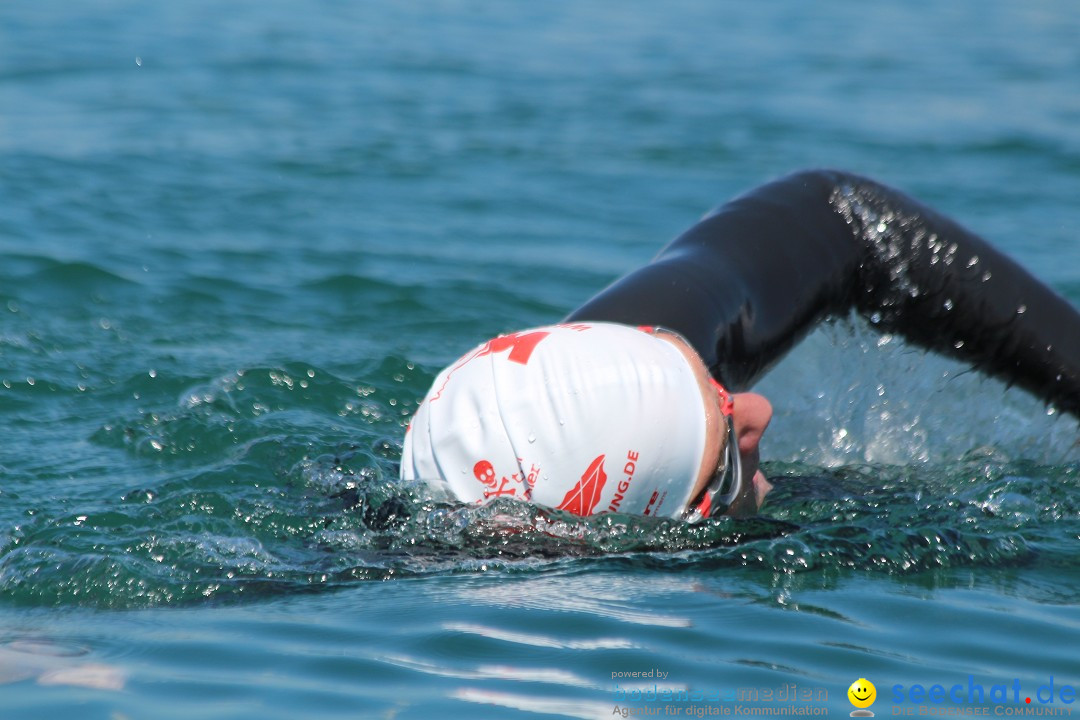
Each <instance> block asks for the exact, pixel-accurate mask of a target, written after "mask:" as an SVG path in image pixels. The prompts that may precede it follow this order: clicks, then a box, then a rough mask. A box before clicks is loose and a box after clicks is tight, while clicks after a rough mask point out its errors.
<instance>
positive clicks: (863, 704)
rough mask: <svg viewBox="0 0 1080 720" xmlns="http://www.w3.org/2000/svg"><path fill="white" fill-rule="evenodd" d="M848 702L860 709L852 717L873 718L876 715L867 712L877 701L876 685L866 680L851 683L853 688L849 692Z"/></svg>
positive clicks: (861, 679) (860, 679)
mask: <svg viewBox="0 0 1080 720" xmlns="http://www.w3.org/2000/svg"><path fill="white" fill-rule="evenodd" d="M847 696H848V700H850V701H851V704H852V705H854V706H855V707H857V708H859V710H856V711H854V712H852V713H851V714H852V716H856V715H857V716H860V717H873V716H874V713H872V712H870V711H869V710H866V709H865V708H868V707H870V706H871V705H873V704H874V701H875V700H877V688H876V687H874V683H872V682H870V681H869V680H867V679H866V678H859V679H858V680H856V681H855V682H853V683H851V687H849V688H848V691H847Z"/></svg>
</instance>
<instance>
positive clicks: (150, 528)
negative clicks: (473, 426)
mask: <svg viewBox="0 0 1080 720" xmlns="http://www.w3.org/2000/svg"><path fill="white" fill-rule="evenodd" d="M1077 37H1080V11H1078V9H1077V7H1076V5H1075V3H1073V2H1071V1H1069V0H1047V1H1046V2H1039V3H1029V4H1022V3H1015V2H1006V1H1005V0H981V1H980V2H975V1H974V0H960V1H959V2H955V3H950V4H947V5H942V4H940V3H931V2H928V1H927V0H914V1H912V2H907V3H889V4H880V3H863V4H856V3H841V2H820V3H802V2H795V1H794V0H781V1H780V2H775V3H761V4H756V5H755V4H746V3H733V2H715V3H713V2H689V1H688V0H675V1H674V2H668V3H662V4H660V3H651V4H650V3H622V2H614V1H612V0H600V1H598V2H592V3H573V4H572V3H541V4H531V5H528V4H525V3H501V4H492V3H476V2H455V1H449V0H448V1H445V2H432V3H426V4H409V3H389V2H372V3H335V2H329V0H323V1H312V2H308V3H304V4H299V3H288V2H281V1H279V0H268V1H264V2H259V3H255V2H246V1H244V2H234V3H228V4H225V5H223V4H221V3H210V2H205V0H192V1H191V2H186V3H177V4H160V3H150V4H148V3H138V2H134V1H133V0H132V1H130V2H121V1H116V2H111V1H104V2H97V3H84V2H74V3H30V2H8V3H3V4H0V383H2V384H0V429H2V432H3V437H4V441H3V443H0V683H2V684H0V712H2V714H3V716H4V717H12V718H22V717H26V718H29V717H34V718H51V717H79V718H105V719H108V720H126V719H128V718H131V719H135V718H192V717H198V718H298V717H303V718H316V719H318V718H332V717H350V718H355V717H374V718H432V717H469V718H517V717H520V718H532V717H570V718H605V717H613V716H616V715H618V716H623V712H624V711H626V715H629V713H630V712H636V713H640V714H643V715H660V716H668V717H672V716H681V717H706V716H710V717H711V716H723V715H727V716H729V717H742V716H750V710H751V709H756V710H757V711H758V712H760V713H764V715H758V716H764V717H781V716H786V715H790V714H793V713H802V714H805V715H816V716H823V715H829V716H832V717H846V716H847V715H848V713H849V712H850V711H852V709H853V707H852V704H851V703H850V702H849V700H848V697H847V689H848V686H849V685H851V684H852V683H853V682H854V681H856V680H857V679H859V678H866V679H868V680H870V681H871V682H873V683H874V684H875V685H876V686H877V693H878V696H877V702H876V704H875V705H874V706H873V708H872V710H873V711H875V712H876V713H877V715H878V716H879V717H880V716H883V715H889V716H892V715H896V714H903V713H907V712H909V711H910V712H911V713H914V714H916V715H918V714H919V712H920V707H921V708H926V709H928V711H933V712H943V711H945V710H947V709H952V710H954V711H955V710H960V711H972V710H978V711H986V712H988V713H989V714H990V715H995V714H996V715H998V716H1001V715H1003V714H1004V713H1006V712H1008V713H1011V712H1014V711H1017V710H1021V711H1026V710H1035V711H1039V712H1042V713H1045V712H1046V711H1051V710H1052V711H1056V712H1063V711H1065V710H1070V709H1072V710H1080V705H1077V704H1075V703H1069V702H1067V700H1068V697H1069V696H1068V691H1067V688H1068V687H1072V688H1077V686H1080V653H1078V651H1077V648H1078V647H1080V610H1078V609H1077V601H1078V599H1080V561H1078V560H1077V557H1078V556H1080V554H1078V553H1077V549H1078V545H1080V448H1078V447H1077V438H1078V433H1077V424H1076V422H1075V421H1074V420H1072V419H1069V418H1062V417H1060V416H1059V415H1058V414H1057V413H1055V412H1053V410H1052V409H1051V410H1049V411H1048V409H1047V408H1045V407H1043V406H1042V405H1041V404H1040V403H1038V402H1036V401H1035V400H1033V399H1031V398H1030V397H1028V396H1026V395H1024V394H1023V393H1021V392H1018V391H1015V390H1006V389H1005V388H1004V386H1002V385H1001V384H1000V383H997V382H992V381H987V380H983V379H981V378H979V377H978V376H976V375H975V374H973V373H970V372H966V370H967V369H966V368H964V367H963V366H960V365H957V364H955V363H952V362H949V361H945V360H942V359H939V358H936V357H928V356H926V355H924V354H923V353H921V352H919V351H915V350H912V349H911V348H908V347H905V346H904V345H903V343H902V342H901V341H899V340H898V339H896V338H889V337H886V338H879V337H878V336H876V335H874V334H873V333H871V332H870V331H869V330H868V329H867V328H866V327H864V326H863V325H861V324H860V323H859V322H857V321H847V320H845V321H840V322H837V323H834V324H831V325H829V326H828V327H826V328H823V329H822V330H821V331H819V332H817V333H815V334H814V335H813V336H811V338H810V339H809V340H808V341H807V342H806V343H805V344H804V345H803V346H801V347H800V348H799V349H798V350H796V351H795V352H794V353H793V354H792V355H791V356H789V358H788V359H787V360H785V361H784V363H783V364H782V365H781V366H780V367H778V368H777V369H776V370H775V371H774V373H773V374H772V375H770V376H769V377H768V378H766V380H765V381H764V382H763V383H762V385H761V387H760V388H759V390H760V391H762V392H764V393H765V394H767V395H768V396H769V397H770V398H772V399H773V402H774V405H775V407H776V409H777V418H776V420H775V422H774V426H773V428H772V430H771V431H770V434H769V436H767V438H766V442H765V444H764V446H763V453H764V456H765V457H766V460H767V462H766V463H765V466H764V468H765V470H766V472H767V474H768V475H769V476H770V477H771V478H773V479H774V482H775V483H776V485H777V491H776V493H775V495H773V496H770V499H769V501H768V502H767V504H766V505H765V507H764V508H763V513H762V516H761V517H759V518H754V519H750V520H744V521H731V520H723V521H718V522H714V523H709V524H706V525H702V526H697V527H690V526H686V525H682V524H679V523H657V522H649V521H645V520H640V519H639V520H634V519H632V518H626V517H618V516H605V517H600V518H593V519H590V520H579V521H572V520H569V519H567V520H563V521H557V522H553V523H550V524H546V525H545V524H544V523H542V522H540V521H539V520H538V518H537V516H536V513H535V512H534V511H532V510H530V509H528V508H521V507H515V506H513V505H505V506H489V507H486V508H482V509H468V508H460V507H448V506H440V505H438V504H436V503H434V502H432V501H431V500H430V499H429V498H426V497H425V496H424V494H423V492H422V490H420V489H417V488H408V487H405V488H403V487H400V486H399V485H398V483H397V479H396V478H397V462H398V459H399V456H400V449H401V438H402V434H403V430H404V425H405V422H406V421H407V418H408V416H409V415H410V413H411V412H412V410H413V409H414V407H415V404H416V402H417V400H418V399H419V398H420V397H421V396H422V395H423V393H424V391H425V390H426V388H427V386H428V384H429V383H430V382H431V380H432V378H433V377H434V375H435V373H436V372H437V371H438V370H439V369H440V368H441V367H442V366H443V365H444V364H445V363H447V362H449V361H450V360H452V359H454V358H456V357H457V356H458V355H459V354H460V353H462V352H463V351H465V350H466V349H468V348H470V347H471V346H473V345H474V344H475V343H476V342H478V341H480V340H482V339H484V338H486V337H489V336H491V335H493V334H495V333H498V332H502V331H508V330H513V329H518V328H521V327H527V326H531V325H537V324H544V323H547V322H551V321H553V320H556V319H558V318H560V317H562V316H563V315H564V314H565V313H566V312H568V311H569V310H570V309H572V308H573V307H575V305H577V304H578V303H580V302H582V301H583V300H585V299H586V298H588V297H589V296H590V295H592V294H593V293H594V292H596V291H597V290H599V289H600V288H602V287H604V286H605V285H606V284H607V283H608V282H610V281H611V280H613V279H614V278H616V277H618V276H619V275H621V274H622V273H624V272H626V271H628V270H629V269H632V268H634V267H636V266H637V265H639V264H641V263H643V262H645V261H647V260H648V259H649V258H650V257H651V256H652V255H653V254H654V253H655V252H656V250H657V249H658V248H659V247H660V246H661V244H662V243H664V242H666V241H667V240H668V239H670V238H671V237H673V236H675V235H676V234H678V233H679V232H681V231H682V230H683V229H685V228H686V227H688V226H689V225H690V224H692V223H693V222H694V221H695V220H696V219H697V218H698V217H700V215H701V214H702V213H704V212H705V211H706V210H708V209H709V208H710V207H712V206H714V205H716V204H718V203H720V202H722V201H723V200H725V199H727V198H729V197H731V196H732V195H734V194H736V193H738V192H740V191H743V190H745V189H748V188H750V187H753V186H754V185H757V184H759V183H761V182H764V181H766V180H768V179H771V178H774V177H776V176H778V175H781V174H784V173H787V172H789V171H792V170H796V169H800V168H805V167H815V166H833V167H840V168H844V169H849V170H853V171H856V172H861V173H865V174H868V175H871V176H873V177H875V178H878V179H880V180H882V181H885V182H887V183H890V184H892V185H895V186H897V187H900V188H902V189H904V190H905V191H907V192H909V193H911V194H913V195H915V196H916V197H919V198H921V199H922V200H924V201H926V202H928V203H929V204H931V205H934V206H936V207H938V208H940V209H941V210H943V211H945V212H947V213H949V214H951V215H953V216H955V217H956V218H958V219H959V220H960V221H961V222H963V223H964V224H966V225H967V226H969V227H971V228H972V229H974V230H976V231H977V232H979V233H981V234H983V235H984V236H986V237H987V238H989V239H991V240H992V241H993V242H995V243H997V244H998V245H1000V246H1001V247H1003V248H1004V249H1005V250H1006V251H1007V252H1009V253H1010V254H1012V255H1013V256H1014V257H1016V258H1017V259H1019V260H1020V261H1021V262H1022V263H1023V264H1025V265H1027V266H1028V267H1030V268H1031V269H1032V270H1033V271H1035V272H1036V274H1038V275H1039V276H1040V277H1042V278H1044V279H1046V280H1047V281H1048V282H1049V283H1050V284H1052V285H1053V286H1054V287H1055V288H1056V289H1057V290H1058V291H1059V292H1061V293H1062V294H1063V295H1065V296H1066V297H1068V298H1069V299H1070V300H1072V301H1073V302H1074V303H1080V243H1078V242H1077V241H1076V233H1077V228H1078V227H1080V203H1078V202H1077V199H1078V198H1080V43H1077V41H1076V38H1077ZM508 522H509V523H516V524H518V525H519V529H520V532H517V533H514V534H512V535H507V534H506V533H504V532H500V531H499V530H498V528H499V527H504V526H505V525H506V524H507V523H508ZM634 673H637V674H638V675H637V676H634V675H633V674H634ZM1051 683H1052V684H1053V687H1052V688H1051V687H1050V686H1051ZM935 684H938V685H941V686H943V688H944V691H943V692H946V693H947V692H950V690H955V695H954V697H952V698H951V699H949V698H948V697H946V698H945V700H944V702H942V703H935V702H934V701H932V700H924V701H922V702H920V701H919V700H918V691H917V690H915V689H914V687H913V686H915V685H921V686H922V687H923V688H926V689H928V688H930V687H931V686H933V685H935ZM954 686H959V689H955V687H954ZM976 686H978V687H979V688H981V690H980V691H979V692H984V693H985V697H984V699H983V700H984V703H983V704H981V705H980V704H979V703H978V702H977V700H975V702H972V700H973V699H976V698H977V694H976V691H975V689H974V688H975V687H976ZM1014 686H1015V689H1016V692H1015V693H1014ZM1044 686H1045V687H1044ZM897 687H898V688H899V689H897ZM995 688H999V689H1000V690H995ZM650 693H652V694H651V695H650ZM898 693H899V696H898ZM992 693H993V697H991V695H992ZM1048 693H1049V694H1048ZM969 694H970V695H969ZM1028 697H1030V698H1031V699H1032V703H1031V704H1028V703H1026V702H1025V699H1026V698H1028ZM1048 697H1052V698H1053V702H1052V703H1044V702H1043V701H1044V699H1046V698H1048ZM999 700H1000V702H999Z"/></svg>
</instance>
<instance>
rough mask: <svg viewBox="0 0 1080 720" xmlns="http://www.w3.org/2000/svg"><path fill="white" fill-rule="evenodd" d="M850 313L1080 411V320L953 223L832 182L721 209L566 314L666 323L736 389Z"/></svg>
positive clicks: (758, 193)
mask: <svg viewBox="0 0 1080 720" xmlns="http://www.w3.org/2000/svg"><path fill="white" fill-rule="evenodd" d="M852 309H855V310H857V311H858V312H860V313H862V314H863V315H864V316H866V317H867V318H869V319H870V321H871V323H873V324H874V325H875V326H877V327H878V328H880V329H881V330H882V331H884V332H897V333H900V334H902V335H903V336H904V337H906V338H908V339H909V340H911V341H913V342H915V343H917V344H918V345H921V346H924V347H927V348H931V349H933V350H937V351H940V352H943V353H946V354H949V355H953V356H956V357H959V358H962V359H964V360H965V361H968V362H971V363H973V364H974V365H975V366H976V367H978V368H979V369H981V370H983V371H985V372H987V373H988V374H991V375H995V376H997V377H1000V378H1002V379H1004V380H1006V381H1008V382H1010V383H1015V384H1017V385H1019V386H1021V387H1024V388H1026V389H1028V390H1030V391H1031V392H1033V393H1035V394H1036V395H1037V396H1039V397H1040V398H1042V399H1044V400H1045V401H1047V402H1049V403H1053V404H1054V405H1055V406H1057V407H1058V408H1060V409H1062V410H1066V411H1068V412H1071V413H1073V414H1074V415H1078V416H1080V313H1077V311H1076V309H1075V308H1073V307H1072V306H1071V305H1070V304H1069V303H1068V302H1066V301H1065V300H1064V299H1062V298H1061V297H1060V296H1058V295H1057V294H1055V293H1054V292H1053V291H1052V290H1050V289H1049V288H1047V287H1046V286H1045V285H1043V284H1042V283H1041V282H1040V281H1039V280H1037V279H1036V278H1035V277H1034V276H1032V275H1031V274H1030V273H1029V272H1027V271H1026V270H1024V269H1023V268H1022V267H1020V266H1019V265H1018V264H1016V262H1014V261H1013V260H1011V259H1010V258H1008V257H1006V256H1005V255H1003V254H1002V253H1001V252H999V251H998V250H996V249H994V248H993V247H992V246H991V245H990V244H989V243H987V242H986V241H985V240H983V239H982V238H980V237H978V236H977V235H975V234H973V233H971V232H969V231H968V230H965V229H964V228H962V227H960V226H959V225H958V224H956V223H955V222H954V221H952V220H950V219H949V218H947V217H945V216H943V215H941V214H940V213H937V212H935V211H934V210H931V209H930V208H928V207H926V206H924V205H922V204H920V203H918V202H916V201H915V200H913V199H911V198H909V197H907V196H906V195H904V194H903V193H900V192H898V191H896V190H894V189H892V188H888V187H885V186H883V185H881V184H879V183H876V182H874V181H872V180H868V179H866V178H862V177H858V176H856V175H851V174H847V173H842V172H835V171H811V172H800V173H796V174H794V175H789V176H788V177H785V178H782V179H780V180H777V181H775V182H772V183H769V184H767V185H763V186H761V187H759V188H757V189H755V190H752V191H751V192H749V193H747V194H745V195H743V196H741V197H739V198H736V199H735V200H732V201H731V202H729V203H727V204H726V205H724V206H723V207H721V208H719V209H717V210H716V211H714V212H712V213H711V214H709V215H708V216H707V217H706V218H705V219H703V220H702V221H701V222H699V223H698V224H697V225H695V226H694V227H692V228H690V229H689V230H688V231H687V232H686V233H684V234H683V235H681V236H679V237H678V238H676V239H675V240H674V241H672V242H671V243H670V244H669V245H668V246H667V247H665V248H664V249H663V250H662V251H661V252H660V254H659V255H657V257H656V258H655V259H654V260H653V261H652V262H651V263H650V264H648V265H646V266H645V267H643V268H641V269H639V270H636V271H634V272H632V273H630V274H629V275H626V276H625V277H623V278H622V279H620V280H618V281H616V282H615V283H614V284H612V285H611V286H609V287H608V288H607V289H605V290H603V291H602V292H601V293H599V294H598V295H597V296H596V297H594V298H592V299H591V300H589V301H588V302H587V303H585V304H584V305H582V306H581V307H580V308H578V309H577V310H575V311H574V312H573V313H571V314H570V316H569V317H568V318H567V319H568V320H573V321H580V320H603V321H610V322H619V323H626V324H631V325H661V326H664V327H667V328H671V329H672V330H675V331H677V332H679V333H681V334H682V335H683V336H684V337H686V338H687V340H689V342H690V343H691V344H692V345H693V346H694V348H695V349H696V350H697V351H698V353H699V354H700V355H701V356H702V358H704V360H705V362H706V364H707V365H708V366H709V368H710V370H711V371H712V373H713V375H714V376H716V378H717V379H718V380H720V381H721V382H722V383H724V384H725V385H727V386H728V387H729V388H730V389H731V390H733V391H736V392H738V391H742V390H745V389H747V388H749V387H750V386H751V385H752V384H753V383H754V382H755V381H756V380H757V379H758V378H759V377H760V376H761V375H762V374H763V373H764V372H765V371H766V370H768V369H769V368H770V367H771V366H772V365H773V364H775V363H776V362H777V361H778V360H779V359H780V358H781V357H783V355H784V354H785V353H786V352H787V351H788V350H790V349H791V348H792V347H793V346H794V345H795V344H796V343H797V342H799V340H801V339H802V338H803V337H804V336H805V335H806V334H807V333H808V332H809V331H810V330H811V329H812V328H813V327H814V325H815V324H817V323H818V322H819V321H820V320H822V319H824V318H826V317H830V316H843V315H846V314H847V313H849V312H850V311H851V310H852Z"/></svg>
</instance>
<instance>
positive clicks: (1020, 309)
mask: <svg viewBox="0 0 1080 720" xmlns="http://www.w3.org/2000/svg"><path fill="white" fill-rule="evenodd" d="M1026 312H1027V305H1021V306H1020V307H1018V308H1016V314H1017V315H1023V314H1024V313H1026Z"/></svg>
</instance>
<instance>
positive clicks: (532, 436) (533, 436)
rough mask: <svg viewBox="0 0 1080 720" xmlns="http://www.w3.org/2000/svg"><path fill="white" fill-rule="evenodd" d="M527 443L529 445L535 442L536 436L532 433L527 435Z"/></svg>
mask: <svg viewBox="0 0 1080 720" xmlns="http://www.w3.org/2000/svg"><path fill="white" fill-rule="evenodd" d="M529 442H530V443H534V442H536V435H534V434H533V433H529Z"/></svg>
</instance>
